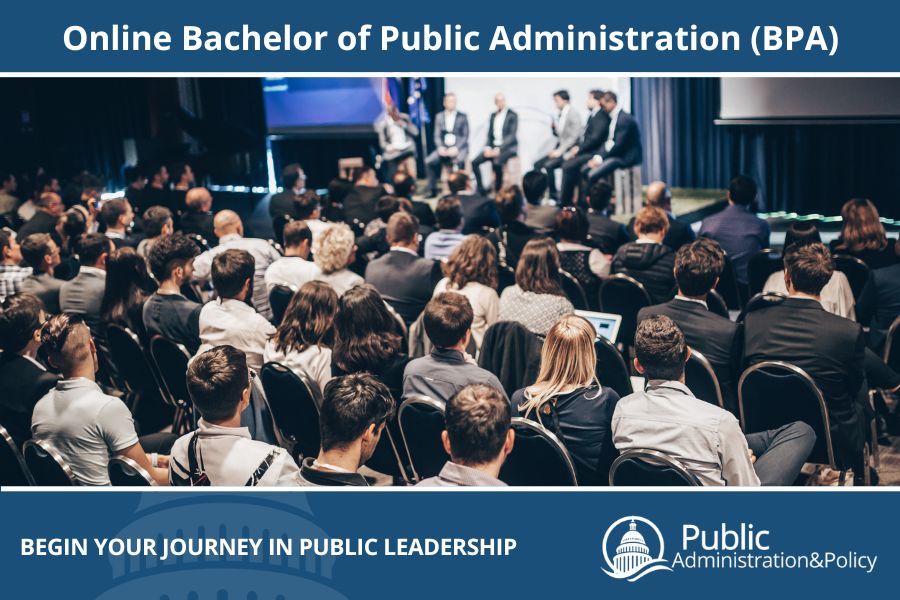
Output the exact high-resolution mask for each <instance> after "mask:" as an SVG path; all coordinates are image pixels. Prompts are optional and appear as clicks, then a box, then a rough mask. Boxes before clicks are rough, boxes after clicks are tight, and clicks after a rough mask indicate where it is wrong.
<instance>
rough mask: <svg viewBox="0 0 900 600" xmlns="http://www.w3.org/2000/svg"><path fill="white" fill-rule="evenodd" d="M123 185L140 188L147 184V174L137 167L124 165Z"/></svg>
mask: <svg viewBox="0 0 900 600" xmlns="http://www.w3.org/2000/svg"><path fill="white" fill-rule="evenodd" d="M124 175H125V185H127V186H128V187H130V188H133V189H135V190H138V191H140V190H142V189H144V187H145V186H146V185H147V176H146V175H145V174H144V172H143V171H142V170H141V169H140V168H138V167H125V173H124Z"/></svg>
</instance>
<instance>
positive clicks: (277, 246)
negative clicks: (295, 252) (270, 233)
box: [266, 238, 284, 256]
mask: <svg viewBox="0 0 900 600" xmlns="http://www.w3.org/2000/svg"><path fill="white" fill-rule="evenodd" d="M266 241H267V242H269V245H270V246H272V249H273V250H275V252H277V253H278V254H280V255H282V256H284V248H283V247H282V246H281V244H280V243H279V242H277V241H276V240H273V239H272V238H269V239H267V240H266Z"/></svg>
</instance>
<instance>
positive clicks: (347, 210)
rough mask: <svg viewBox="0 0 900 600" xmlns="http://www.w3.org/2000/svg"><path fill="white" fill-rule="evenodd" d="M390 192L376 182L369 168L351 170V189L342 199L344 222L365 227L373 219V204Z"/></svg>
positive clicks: (376, 179)
mask: <svg viewBox="0 0 900 600" xmlns="http://www.w3.org/2000/svg"><path fill="white" fill-rule="evenodd" d="M389 193H390V192H389V191H388V190H387V189H386V188H385V186H384V185H382V184H381V183H379V182H378V177H377V176H376V174H375V169H373V168H372V167H369V166H365V167H358V168H356V169H354V170H353V189H352V190H350V193H348V194H347V197H346V198H344V220H345V221H346V222H347V223H348V224H349V223H353V222H354V221H356V222H359V223H361V224H362V225H367V224H368V223H369V221H371V220H373V219H374V218H375V216H376V215H375V203H376V202H378V199H379V198H381V197H382V196H386V195H387V194H389Z"/></svg>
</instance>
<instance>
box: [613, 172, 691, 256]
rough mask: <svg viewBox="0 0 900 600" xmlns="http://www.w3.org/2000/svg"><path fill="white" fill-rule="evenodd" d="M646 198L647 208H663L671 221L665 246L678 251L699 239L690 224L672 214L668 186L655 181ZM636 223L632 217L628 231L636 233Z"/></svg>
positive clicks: (664, 241) (650, 186)
mask: <svg viewBox="0 0 900 600" xmlns="http://www.w3.org/2000/svg"><path fill="white" fill-rule="evenodd" d="M646 198H647V200H646V202H645V203H644V205H645V206H655V207H656V208H661V209H662V210H664V211H665V213H666V218H668V220H669V229H668V231H666V237H665V238H663V241H662V243H663V244H664V245H666V246H668V247H669V248H671V249H672V250H674V251H677V250H678V249H679V248H681V247H682V246H684V245H685V244H690V243H691V242H693V241H694V240H695V239H697V235H696V234H695V233H694V230H693V229H691V226H690V224H689V223H685V222H684V221H679V220H678V219H676V218H675V215H674V214H673V213H672V191H671V190H670V189H669V186H668V185H666V184H665V183H663V182H662V181H654V182H653V183H651V184H650V185H648V186H647V192H646ZM634 221H635V217H632V218H631V221H629V222H628V231H631V232H633V231H634ZM633 239H635V238H632V240H633Z"/></svg>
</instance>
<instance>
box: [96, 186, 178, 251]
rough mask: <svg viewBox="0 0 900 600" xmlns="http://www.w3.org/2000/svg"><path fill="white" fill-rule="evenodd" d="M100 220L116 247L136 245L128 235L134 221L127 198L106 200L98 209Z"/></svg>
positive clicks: (107, 235) (132, 211)
mask: <svg viewBox="0 0 900 600" xmlns="http://www.w3.org/2000/svg"><path fill="white" fill-rule="evenodd" d="M170 214H171V213H170ZM100 221H101V222H102V223H103V225H104V226H105V227H106V230H105V231H104V233H105V234H106V237H108V238H109V239H111V240H112V242H113V244H115V246H116V248H123V247H125V246H132V247H133V246H136V245H137V242H135V240H134V239H132V238H131V236H130V235H128V228H129V227H131V223H132V221H134V210H132V208H131V203H130V202H128V200H127V199H125V198H113V199H111V200H106V201H105V202H104V203H103V207H102V208H101V209H100Z"/></svg>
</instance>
